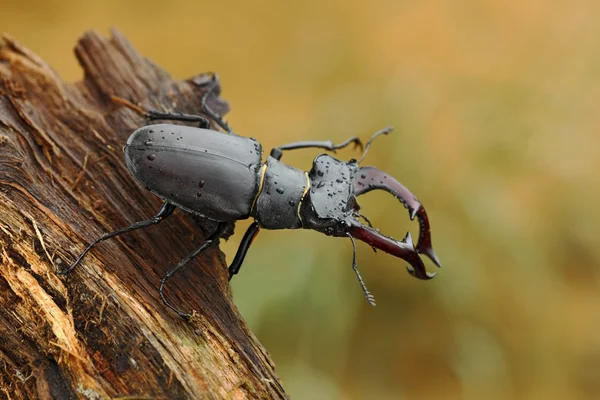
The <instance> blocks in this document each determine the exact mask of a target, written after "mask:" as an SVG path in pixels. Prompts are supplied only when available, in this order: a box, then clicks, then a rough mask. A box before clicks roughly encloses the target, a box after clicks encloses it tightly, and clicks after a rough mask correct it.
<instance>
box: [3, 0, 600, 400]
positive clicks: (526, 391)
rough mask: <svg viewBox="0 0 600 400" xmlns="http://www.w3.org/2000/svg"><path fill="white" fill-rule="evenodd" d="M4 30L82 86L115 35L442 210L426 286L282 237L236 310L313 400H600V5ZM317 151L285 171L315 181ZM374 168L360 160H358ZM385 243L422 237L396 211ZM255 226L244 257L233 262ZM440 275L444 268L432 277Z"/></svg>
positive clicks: (149, 4)
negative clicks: (87, 38) (100, 36)
mask: <svg viewBox="0 0 600 400" xmlns="http://www.w3.org/2000/svg"><path fill="white" fill-rule="evenodd" d="M0 10H1V14H0V30H1V31H3V32H8V33H10V34H11V35H12V36H14V37H15V38H16V39H17V40H18V41H20V42H21V43H22V44H24V45H25V46H28V47H29V48H31V49H32V50H33V51H35V52H36V53H37V54H39V55H40V56H41V57H43V58H44V59H45V60H47V61H48V62H49V63H50V65H52V66H53V67H54V68H55V69H56V70H57V71H58V72H59V73H60V74H61V75H62V76H63V78H64V79H66V80H69V81H75V80H79V79H80V78H81V76H82V73H81V70H80V68H79V67H78V65H77V62H76V60H75V57H74V56H73V55H72V48H73V46H74V44H75V42H76V40H77V39H78V38H79V37H80V35H81V34H82V33H83V32H84V31H85V30H88V29H96V30H99V31H100V32H102V33H104V34H107V33H108V29H109V27H111V26H114V27H116V28H118V29H119V30H120V31H121V32H122V33H123V34H124V35H125V36H127V37H128V38H129V40H131V42H132V43H133V45H134V46H135V47H136V48H137V49H138V51H139V52H140V53H141V54H143V55H145V56H147V57H148V58H150V59H152V60H154V61H155V62H156V63H157V64H159V65H160V66H162V67H163V68H165V69H166V70H167V71H169V72H170V73H171V74H172V75H174V76H175V77H177V78H181V79H183V78H187V77H190V76H192V75H195V74H197V73H199V72H203V71H217V72H218V73H219V74H220V76H221V81H222V86H223V94H222V96H223V97H224V98H225V99H227V100H228V101H229V102H230V104H231V106H232V112H231V113H230V114H229V116H228V120H229V122H230V123H231V125H232V126H233V127H234V130H235V131H236V132H238V133H240V134H243V135H247V136H253V137H256V138H258V139H259V140H260V141H261V142H262V144H263V145H264V147H265V148H266V149H270V148H271V147H274V146H276V145H279V144H283V143H287V142H291V141H296V140H306V139H320V140H324V139H332V140H334V141H341V140H344V139H346V138H347V137H349V136H352V135H359V136H361V137H362V138H364V139H367V138H368V137H369V136H370V135H371V133H373V132H374V131H376V130H378V129H380V128H382V127H384V126H387V125H393V126H395V128H396V130H395V132H394V133H393V134H392V135H389V136H386V137H381V138H379V139H378V140H377V141H376V142H375V143H374V145H373V147H372V150H371V152H370V154H369V156H368V158H367V159H366V161H365V162H366V164H375V165H377V166H378V167H380V168H381V169H384V170H386V171H387V172H389V173H390V174H391V175H393V176H395V177H396V178H397V179H398V180H400V181H401V182H402V183H404V184H405V185H406V186H407V187H408V188H410V189H411V190H412V191H413V192H414V193H415V194H416V195H417V196H418V197H419V199H420V200H421V201H422V203H423V204H424V205H425V207H426V208H427V211H428V213H429V217H430V219H431V223H432V229H433V243H434V247H435V249H436V251H437V254H438V256H439V257H440V259H441V261H442V264H443V266H444V268H443V269H441V270H440V271H439V272H440V273H439V275H438V276H437V277H436V278H435V279H433V280H431V281H428V282H422V281H418V280H415V279H413V278H411V277H410V276H409V275H408V274H407V273H406V271H405V268H404V267H405V264H406V263H405V262H403V261H402V260H398V259H395V258H393V257H391V256H388V255H386V254H383V253H381V254H380V253H377V254H375V253H373V251H371V249H370V248H369V247H368V246H366V245H364V244H362V243H361V244H359V246H358V263H359V268H360V270H361V272H362V275H363V278H364V279H365V281H366V283H367V286H368V287H369V289H370V290H371V291H372V292H373V294H374V295H375V296H376V299H377V307H376V308H374V309H373V308H371V307H370V306H369V305H368V304H367V302H366V301H365V299H364V297H363V294H362V291H361V289H360V287H359V285H358V283H357V280H356V277H355V275H354V273H353V271H352V268H351V261H352V246H351V243H350V241H349V240H346V239H339V238H329V237H326V236H323V235H320V234H318V233H316V232H310V231H285V232H274V231H271V232H268V231H262V232H261V234H260V235H259V237H258V238H257V240H256V241H255V244H254V246H253V247H252V249H251V250H250V253H249V255H248V257H247V259H246V262H245V265H244V268H243V269H242V271H241V274H240V275H238V277H237V278H236V279H234V281H233V290H234V295H235V301H236V303H237V305H238V307H239V308H240V310H241V312H242V314H243V315H244V316H245V318H246V319H247V321H248V323H249V324H250V326H251V328H252V329H253V331H254V332H255V333H256V335H257V336H258V337H259V339H260V340H261V342H262V343H263V344H264V345H265V347H266V348H267V349H268V350H269V352H270V353H271V354H272V356H273V359H274V360H275V362H276V364H277V369H278V372H279V374H280V376H281V377H282V379H283V382H284V386H285V387H286V389H287V390H288V392H289V393H290V395H291V396H292V397H293V398H295V399H384V400H385V399H598V398H600V334H599V332H600V268H599V267H600V246H599V244H600V237H599V236H600V234H599V227H600V210H598V209H596V207H597V206H598V199H599V194H600V193H599V192H600V183H599V178H600V154H599V149H600V134H599V132H598V130H599V127H600V112H599V109H598V108H599V105H600V24H599V23H598V17H599V16H600V3H599V2H597V1H591V0H590V1H586V0H581V1H570V0H569V1H567V0H555V1H553V2H546V1H538V0H528V1H520V0H519V1H517V0H502V1H500V0H487V1H475V0H467V1H462V2H455V1H451V0H423V1H419V2H411V1H401V0H388V1H384V0H381V1H377V0H376V1H371V2H348V1H347V0H332V1H326V2H325V1H314V0H307V1H303V2H281V1H276V0H257V1H251V2H250V1H238V2H229V1H210V2H205V1H192V0H189V1H169V2H166V1H151V0H144V1H122V0H110V1H95V2H92V1H76V0H63V1H57V0H43V1H42V0H20V1H18V2H17V1H8V0H0ZM317 153H318V152H315V151H310V150H303V151H297V152H292V153H286V155H285V161H286V162H288V163H290V164H293V165H295V166H297V167H299V168H303V169H309V168H310V165H311V162H312V158H313V157H314V156H315V155H316V154H317ZM338 155H339V156H340V157H341V158H343V159H349V158H352V157H356V156H357V153H355V152H352V150H345V151H343V152H339V153H338ZM360 202H361V205H362V206H363V211H364V214H365V215H367V216H368V217H369V218H370V219H371V221H372V222H373V224H374V225H375V226H377V227H379V228H380V229H381V230H382V231H383V232H385V233H387V234H389V235H393V236H394V237H396V238H398V239H401V238H402V237H403V236H404V234H405V233H406V231H407V230H410V232H412V234H413V236H416V234H417V232H418V227H417V224H416V222H412V223H411V221H409V219H408V215H407V212H406V211H405V210H404V208H402V207H401V206H400V205H399V204H398V203H397V201H396V200H394V199H393V198H392V197H391V196H389V195H387V194H386V193H384V192H382V193H370V194H368V195H365V196H364V197H361V198H360ZM245 226H247V223H246V224H239V225H238V227H237V235H236V236H235V238H233V239H232V240H230V241H229V242H228V243H227V244H225V246H223V247H224V249H225V251H226V252H227V255H228V259H229V260H231V259H232V257H233V255H234V252H235V249H236V248H237V244H238V242H239V240H240V239H241V233H242V232H243V230H244V229H245ZM427 268H428V269H429V270H431V271H433V270H434V269H436V268H435V267H434V266H433V264H432V263H431V262H427Z"/></svg>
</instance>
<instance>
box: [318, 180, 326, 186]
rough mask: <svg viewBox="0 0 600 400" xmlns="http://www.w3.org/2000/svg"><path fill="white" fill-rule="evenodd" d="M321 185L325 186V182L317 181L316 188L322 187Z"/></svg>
mask: <svg viewBox="0 0 600 400" xmlns="http://www.w3.org/2000/svg"><path fill="white" fill-rule="evenodd" d="M323 186H325V182H323V181H321V182H319V184H318V185H317V187H318V188H322V187H323Z"/></svg>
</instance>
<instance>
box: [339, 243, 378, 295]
mask: <svg viewBox="0 0 600 400" xmlns="http://www.w3.org/2000/svg"><path fill="white" fill-rule="evenodd" d="M346 236H348V237H349V238H350V240H351V241H352V269H353V270H354V272H355V273H356V277H357V278H358V283H360V287H361V288H362V290H363V293H364V294H365V297H366V298H367V301H368V302H369V304H370V305H371V306H373V307H375V306H376V304H375V296H373V295H372V294H371V292H369V290H368V289H367V285H365V282H364V281H363V278H362V276H360V272H358V265H357V264H356V243H355V242H354V238H353V237H352V235H350V234H349V233H346Z"/></svg>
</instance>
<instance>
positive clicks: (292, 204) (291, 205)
mask: <svg viewBox="0 0 600 400" xmlns="http://www.w3.org/2000/svg"><path fill="white" fill-rule="evenodd" d="M288 204H289V205H290V207H294V205H295V204H296V203H294V200H290V201H289V203H288Z"/></svg>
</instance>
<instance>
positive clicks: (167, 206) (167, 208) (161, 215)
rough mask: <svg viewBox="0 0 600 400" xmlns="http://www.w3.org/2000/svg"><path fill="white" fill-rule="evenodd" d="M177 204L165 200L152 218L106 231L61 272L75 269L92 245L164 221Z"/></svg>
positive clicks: (65, 273)
mask: <svg viewBox="0 0 600 400" xmlns="http://www.w3.org/2000/svg"><path fill="white" fill-rule="evenodd" d="M175 208H176V207H175V206H174V205H173V204H171V203H167V202H165V203H164V204H163V205H162V207H161V208H160V210H158V212H157V213H156V215H155V216H154V217H152V219H149V220H146V221H138V222H136V223H135V224H133V225H130V226H128V227H126V228H122V229H119V230H117V231H114V232H111V233H106V234H104V235H102V236H101V237H100V238H98V239H96V240H95V241H94V242H92V243H91V244H90V245H89V246H88V247H87V248H86V249H85V250H84V251H83V253H81V255H80V256H79V257H77V260H75V262H74V263H73V264H71V266H70V267H69V268H67V269H65V270H64V271H60V272H59V274H61V275H67V274H68V273H69V272H71V271H72V270H73V268H75V267H76V266H77V264H79V262H80V261H81V259H82V258H83V257H84V256H85V255H86V254H87V252H88V251H90V250H91V249H92V247H94V246H95V245H96V244H97V243H100V242H102V241H104V240H106V239H110V238H112V237H115V236H117V235H120V234H122V233H127V232H131V231H134V230H136V229H140V228H145V227H147V226H150V225H156V224H159V223H160V222H162V221H163V220H164V219H165V218H167V217H168V216H169V215H171V214H172V213H173V211H174V210H175Z"/></svg>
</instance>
